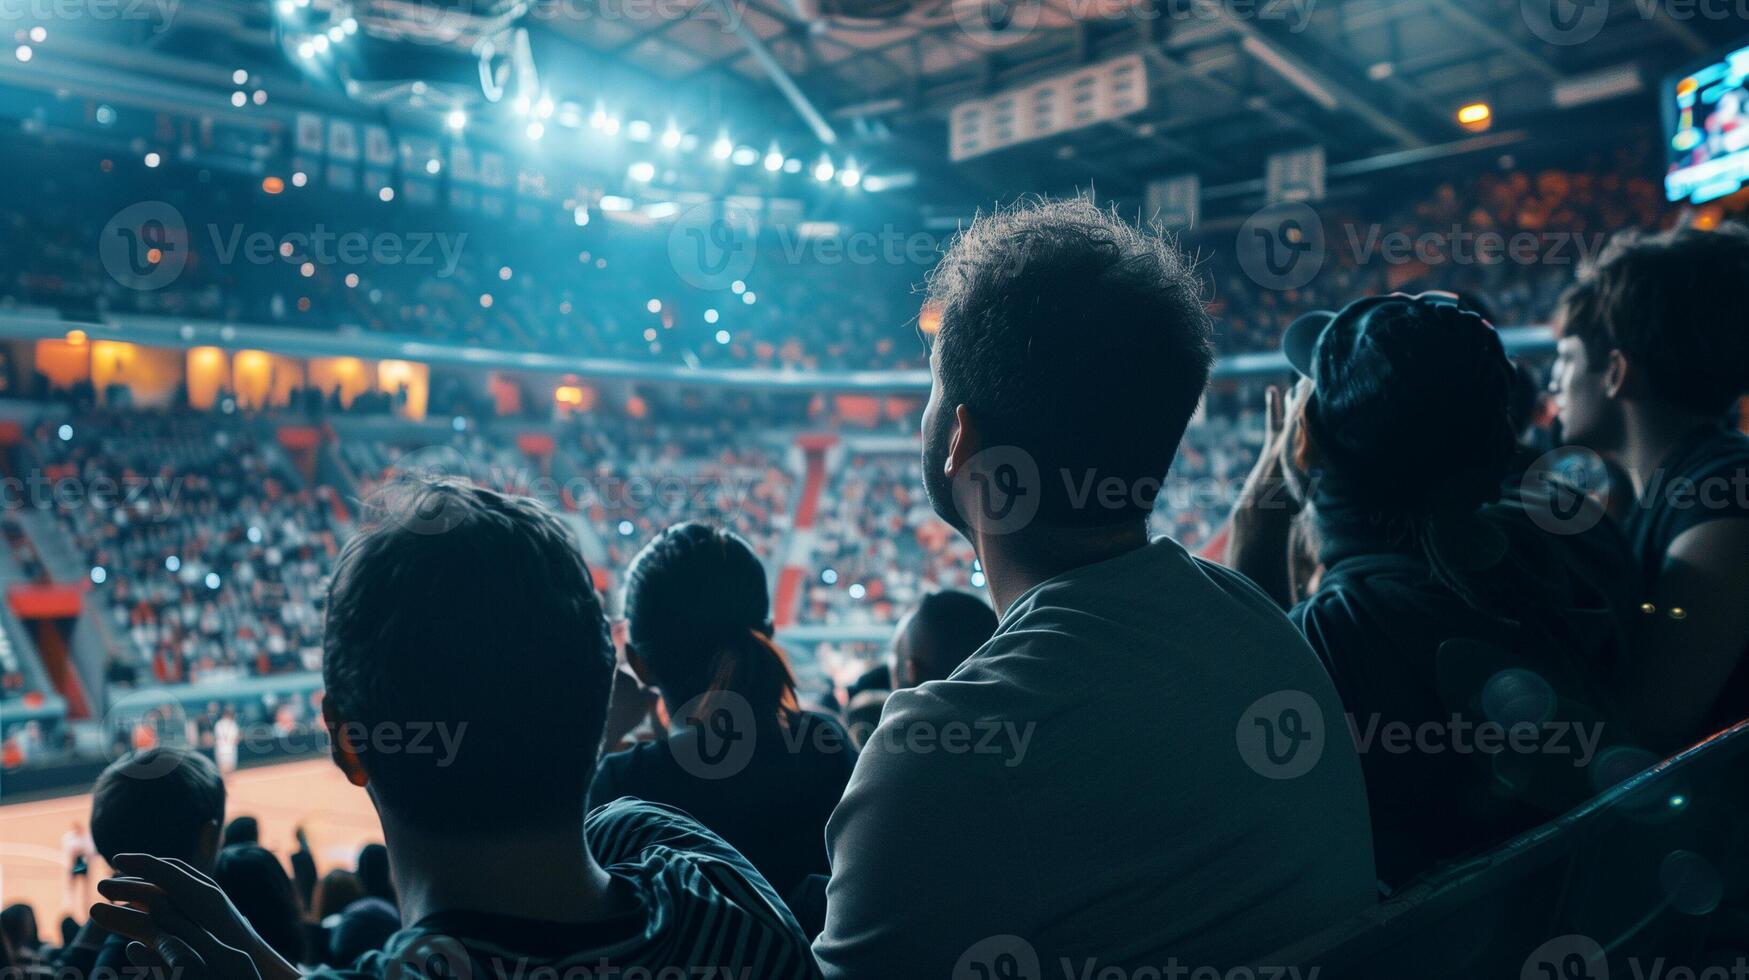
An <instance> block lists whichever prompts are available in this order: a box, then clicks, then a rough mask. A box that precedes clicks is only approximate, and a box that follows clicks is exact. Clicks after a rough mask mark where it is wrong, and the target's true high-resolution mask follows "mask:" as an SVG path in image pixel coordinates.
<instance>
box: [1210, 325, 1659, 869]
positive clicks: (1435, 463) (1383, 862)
mask: <svg viewBox="0 0 1749 980" xmlns="http://www.w3.org/2000/svg"><path fill="white" fill-rule="evenodd" d="M1282 347H1283V351H1284V353H1286V354H1287V358H1288V361H1289V363H1290V364H1292V365H1293V367H1294V369H1295V370H1296V371H1297V372H1299V374H1300V375H1301V377H1302V379H1303V380H1301V381H1300V382H1299V385H1298V386H1297V388H1296V389H1295V392H1294V397H1293V398H1292V399H1291V404H1289V405H1286V406H1284V405H1283V404H1282V399H1281V397H1280V396H1279V395H1278V394H1277V393H1276V391H1275V389H1273V388H1272V389H1270V392H1269V405H1268V415H1269V420H1268V421H1269V425H1268V429H1269V433H1268V438H1267V439H1266V445H1265V447H1264V453H1263V455H1262V458H1260V459H1259V461H1258V464H1257V467H1256V469H1254V470H1253V472H1252V475H1251V479H1250V480H1249V481H1248V483H1247V486H1246V489H1245V491H1244V492H1243V493H1242V494H1241V499H1240V501H1239V504H1238V506H1237V508H1236V509H1235V511H1234V518H1233V533H1232V536H1231V538H1230V539H1229V544H1228V563H1229V564H1231V565H1232V566H1233V567H1235V568H1238V569H1239V570H1240V571H1242V572H1245V573H1246V574H1248V575H1250V576H1251V577H1252V578H1253V579H1254V580H1255V581H1257V582H1258V584H1259V585H1261V586H1263V587H1264V589H1265V591H1268V592H1270V593H1271V594H1273V595H1275V596H1276V598H1277V601H1279V602H1281V603H1282V604H1283V605H1289V604H1290V603H1291V601H1292V600H1291V599H1290V593H1289V590H1288V588H1286V587H1285V586H1286V583H1287V582H1288V575H1287V566H1288V564H1289V561H1288V547H1287V544H1288V541H1289V535H1290V531H1291V522H1292V521H1293V518H1294V514H1295V512H1296V511H1298V510H1299V509H1300V508H1301V507H1302V506H1303V507H1304V508H1305V509H1306V513H1305V515H1304V517H1302V518H1301V520H1302V521H1305V522H1306V523H1308V524H1309V525H1310V527H1309V530H1310V531H1311V532H1312V534H1311V539H1312V540H1315V541H1316V542H1317V545H1316V547H1317V554H1316V555H1315V556H1312V557H1313V559H1314V560H1315V562H1316V565H1317V568H1318V572H1317V577H1316V581H1317V588H1316V589H1315V590H1313V591H1312V592H1311V593H1310V595H1308V596H1306V597H1305V598H1304V599H1303V600H1302V601H1299V602H1298V603H1297V604H1293V608H1292V609H1291V611H1290V613H1289V617H1290V618H1291V619H1292V620H1293V621H1294V624H1295V625H1296V626H1298V627H1299V628H1300V630H1301V632H1303V633H1304V634H1305V636H1306V639H1307V641H1308V642H1309V643H1310V644H1311V646H1312V649H1313V650H1315V651H1317V653H1318V655H1319V657H1320V658H1321V659H1322V660H1323V661H1324V664H1325V666H1326V667H1327V668H1328V669H1329V671H1330V674H1331V677H1332V679H1333V680H1334V681H1335V682H1336V688H1337V691H1338V692H1339V693H1340V694H1341V696H1342V701H1343V707H1344V709H1345V710H1346V712H1347V713H1348V716H1349V717H1348V719H1347V722H1348V724H1349V726H1351V730H1352V733H1353V735H1354V736H1355V738H1356V740H1357V742H1358V743H1359V747H1360V749H1361V769H1362V772H1363V773H1364V775H1365V777H1366V784H1367V796H1368V802H1369V806H1370V809H1371V812H1372V825H1373V828H1372V829H1373V843H1374V848H1375V852H1376V854H1375V857H1376V866H1377V869H1378V875H1379V878H1380V879H1382V880H1383V881H1384V882H1385V883H1386V884H1387V885H1390V886H1398V885H1401V884H1402V883H1404V882H1406V881H1408V880H1410V879H1412V878H1414V877H1415V876H1416V875H1419V874H1421V873H1423V872H1426V871H1429V870H1431V869H1432V868H1433V867H1435V866H1437V865H1438V864H1440V863H1443V862H1445V861H1449V860H1453V859H1458V858H1462V857H1465V856H1468V855H1471V854H1473V853H1475V852H1478V851H1480V850H1483V849H1485V848H1487V847H1490V846H1493V845H1495V844H1498V843H1500V842H1502V841H1504V840H1506V839H1507V838H1509V837H1511V836H1512V835H1514V834H1517V833H1519V832H1521V831H1524V830H1528V829H1530V828H1531V827H1534V826H1536V825H1537V824H1539V823H1541V822H1543V821H1545V820H1547V819H1548V818H1550V817H1552V816H1554V815H1556V814H1558V813H1560V812H1563V811H1564V810H1566V809H1567V808H1569V807H1571V806H1573V805H1575V804H1577V803H1579V802H1581V801H1582V800H1584V799H1585V798H1587V797H1588V796H1590V795H1592V794H1593V793H1594V792H1595V791H1596V790H1597V789H1598V788H1601V786H1602V785H1606V783H1598V782H1597V781H1596V780H1597V779H1599V778H1601V772H1600V771H1599V770H1597V769H1595V768H1594V767H1595V766H1596V765H1597V764H1598V762H1599V756H1600V754H1601V750H1602V749H1603V748H1604V747H1606V746H1610V745H1620V744H1624V743H1627V742H1628V741H1629V740H1630V739H1629V736H1628V734H1627V733H1626V732H1625V731H1623V729H1622V727H1621V725H1620V723H1619V721H1618V716H1619V712H1618V711H1617V709H1615V708H1614V707H1613V706H1612V704H1611V703H1610V702H1609V699H1608V697H1607V695H1606V694H1605V693H1604V692H1606V691H1607V689H1608V688H1607V684H1606V679H1607V677H1608V676H1609V674H1610V672H1611V671H1613V670H1614V669H1615V668H1616V667H1617V666H1618V665H1619V663H1620V662H1622V661H1623V660H1624V659H1625V657H1626V655H1627V650H1626V646H1627V643H1626V637H1627V626H1628V623H1629V616H1630V612H1629V606H1630V598H1631V597H1630V593H1629V592H1628V591H1627V588H1626V586H1627V583H1628V579H1629V576H1628V569H1629V556H1628V550H1627V543H1626V541H1625V539H1623V538H1622V536H1621V534H1620V531H1619V530H1618V529H1617V528H1616V527H1615V526H1614V525H1613V524H1612V523H1611V522H1609V521H1608V520H1607V519H1606V518H1605V517H1604V516H1603V514H1602V512H1601V508H1598V507H1596V505H1595V504H1594V503H1593V502H1591V501H1588V500H1585V499H1584V498H1583V497H1580V496H1577V495H1574V496H1573V497H1571V498H1569V499H1566V500H1563V501H1560V502H1559V503H1558V504H1556V505H1551V500H1550V497H1549V495H1548V491H1549V490H1550V489H1551V488H1550V487H1548V486H1547V485H1546V482H1545V481H1544V479H1543V476H1542V474H1540V473H1539V472H1535V471H1533V472H1532V473H1530V474H1529V475H1526V476H1524V477H1523V479H1521V480H1509V479H1507V477H1508V474H1509V472H1511V471H1512V470H1513V468H1514V467H1515V466H1516V465H1517V459H1516V457H1517V449H1518V445H1517V433H1516V431H1515V429H1514V426H1513V423H1512V415H1511V394H1512V385H1513V369H1512V366H1511V364H1510V362H1509V361H1508V360H1507V358H1506V353H1505V350H1504V347H1503V345H1502V344H1501V341H1500V338H1499V335H1498V334H1497V333H1496V332H1495V331H1494V328H1493V327H1492V326H1490V325H1489V324H1488V323H1487V321H1485V320H1483V319H1482V318H1481V317H1480V316H1478V315H1477V314H1475V313H1474V312H1470V311H1468V310H1466V309H1464V308H1463V307H1462V306H1461V305H1460V304H1459V303H1458V301H1457V300H1456V298H1455V297H1452V296H1450V295H1449V294H1440V293H1424V294H1422V295H1420V296H1406V295H1403V294H1400V293H1396V294H1392V295H1389V296H1374V297H1369V298H1366V299H1362V300H1358V301H1356V302H1354V303H1351V304H1350V305H1349V306H1347V307H1345V308H1344V309H1343V310H1342V311H1341V312H1340V313H1334V314H1332V313H1311V314H1307V315H1305V316H1303V317H1301V318H1300V319H1299V320H1296V321H1295V322H1294V324H1293V325H1292V326H1291V327H1289V329H1288V332H1287V334H1286V335H1285V336H1284V338H1283V341H1282ZM1503 485H1509V489H1507V490H1505V491H1503ZM1302 577H1303V576H1302ZM1292 598H1299V597H1298V596H1293V597H1292ZM1325 722H1326V725H1327V730H1329V731H1333V732H1340V731H1342V730H1343V729H1342V726H1341V725H1340V724H1339V720H1337V719H1325ZM1509 732H1510V733H1533V734H1534V738H1529V739H1526V738H1525V737H1524V735H1523V734H1514V737H1513V740H1512V741H1511V742H1510V743H1509V744H1507V745H1506V746H1505V747H1504V749H1503V750H1502V751H1491V750H1490V748H1489V746H1490V745H1491V746H1492V747H1493V748H1495V749H1500V748H1502V747H1501V746H1500V745H1496V744H1494V742H1502V741H1504V739H1503V738H1496V739H1494V740H1493V742H1487V744H1484V741H1485V740H1487V739H1489V738H1492V736H1490V735H1482V734H1480V733H1499V734H1501V735H1504V734H1505V733H1509ZM1403 733H1407V735H1408V736H1409V737H1408V739H1407V740H1406V741H1407V744H1406V745H1405V744H1404V742H1405V739H1404V737H1403ZM1559 733H1565V735H1564V736H1563V737H1564V738H1565V739H1566V744H1565V745H1562V746H1559V748H1560V751H1558V752H1557V751H1555V750H1554V749H1552V748H1551V745H1555V741H1554V740H1555V737H1556V735H1558V734H1559ZM1575 736H1576V737H1575ZM1531 743H1534V744H1531ZM1581 743H1583V744H1581Z"/></svg>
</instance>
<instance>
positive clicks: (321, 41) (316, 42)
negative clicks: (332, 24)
mask: <svg viewBox="0 0 1749 980" xmlns="http://www.w3.org/2000/svg"><path fill="white" fill-rule="evenodd" d="M310 47H312V48H315V49H316V53H317V54H327V53H328V35H326V34H317V35H316V36H315V37H312V38H310Z"/></svg>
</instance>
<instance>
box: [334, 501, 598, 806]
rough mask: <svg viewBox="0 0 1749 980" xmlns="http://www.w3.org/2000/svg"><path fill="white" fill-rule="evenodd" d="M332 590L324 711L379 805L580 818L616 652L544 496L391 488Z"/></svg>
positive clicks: (342, 563) (566, 534)
mask: <svg viewBox="0 0 1749 980" xmlns="http://www.w3.org/2000/svg"><path fill="white" fill-rule="evenodd" d="M371 509H372V511H373V512H372V513H370V514H369V515H368V517H369V520H368V522H367V526H366V528H365V529H364V530H363V531H361V532H360V533H359V534H358V535H357V536H356V537H355V538H353V540H352V541H351V542H350V543H348V544H347V546H346V549H345V551H344V552H343V553H342V554H341V556H340V559H339V561H338V563H337V564H336V567H335V570H334V577H333V581H332V583H331V585H330V586H329V593H328V612H327V622H326V626H325V631H324V637H323V645H324V649H325V657H324V661H323V681H324V682H325V684H326V687H327V696H326V697H327V700H326V703H325V704H324V706H323V707H324V713H325V714H326V716H327V718H328V722H329V725H330V730H331V733H332V734H333V736H334V742H335V754H336V757H337V759H339V760H340V761H341V764H342V766H343V767H348V771H349V775H352V776H353V777H354V778H355V779H356V778H358V777H359V775H360V773H361V772H362V773H363V774H367V775H368V780H369V784H370V786H371V788H372V791H373V795H374V797H375V800H376V803H377V806H378V808H379V809H381V810H382V811H384V814H385V817H386V816H390V815H392V816H393V817H395V818H396V819H397V820H398V821H401V822H403V823H405V824H407V825H410V826H415V827H418V828H419V829H421V830H422V831H424V832H427V833H433V834H447V835H467V834H480V833H492V834H497V835H505V834H513V833H516V832H519V831H521V830H525V829H528V828H534V827H550V826H555V825H557V824H560V823H567V822H571V821H575V820H579V819H581V815H582V810H583V807H584V800H585V796H586V792H587V787H588V777H589V775H590V774H591V773H593V772H594V769H595V759H596V756H597V753H598V751H599V748H600V742H601V736H602V725H603V721H604V717H605V714H606V710H607V697H608V692H609V690H610V689H611V687H612V683H613V647H612V645H611V642H610V640H609V639H608V632H607V621H606V618H605V617H604V616H603V614H602V610H601V601H600V597H599V596H598V595H597V594H596V592H595V588H594V585H593V582H592V580H591V577H590V574H589V569H588V567H587V566H586V565H585V564H584V562H583V556H582V554H581V553H580V552H579V551H578V549H577V545H576V543H575V541H574V539H573V537H572V535H571V532H570V531H569V530H568V529H567V528H566V527H565V525H564V524H563V523H562V522H561V521H560V519H559V518H558V516H557V515H555V514H553V513H552V512H551V511H550V510H548V509H547V508H546V507H544V506H542V505H541V504H539V503H537V502H535V501H533V500H529V499H526V498H522V497H511V496H506V495H504V494H500V493H496V492H494V491H492V490H487V489H483V488H480V487H475V486H470V485H466V484H462V483H458V482H450V481H437V482H432V481H424V480H411V481H405V482H398V483H395V484H391V485H390V486H389V487H387V488H385V489H384V491H382V492H381V493H379V494H378V495H377V497H376V498H375V499H374V500H373V501H372V502H371Z"/></svg>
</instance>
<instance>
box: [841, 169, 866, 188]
mask: <svg viewBox="0 0 1749 980" xmlns="http://www.w3.org/2000/svg"><path fill="white" fill-rule="evenodd" d="M838 182H839V183H840V184H843V185H844V186H845V187H855V186H856V185H857V184H860V183H862V171H860V170H858V169H856V168H855V167H845V168H844V169H843V170H840V171H839V172H838Z"/></svg>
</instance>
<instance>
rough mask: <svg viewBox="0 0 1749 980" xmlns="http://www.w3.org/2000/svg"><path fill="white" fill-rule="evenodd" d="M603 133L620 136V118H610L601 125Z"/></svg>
mask: <svg viewBox="0 0 1749 980" xmlns="http://www.w3.org/2000/svg"><path fill="white" fill-rule="evenodd" d="M601 131H602V132H604V133H606V134H607V135H609V136H617V135H619V117H618V116H608V117H607V121H606V122H604V123H602V124H601Z"/></svg>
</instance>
